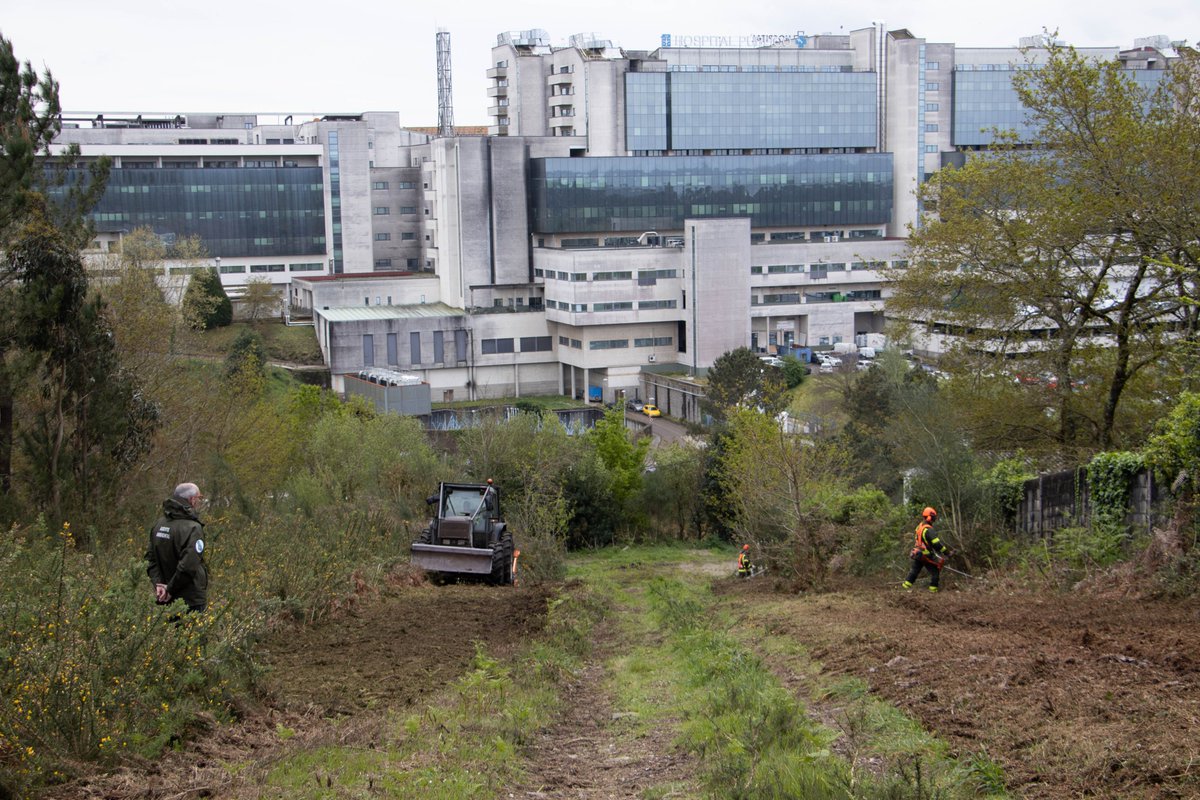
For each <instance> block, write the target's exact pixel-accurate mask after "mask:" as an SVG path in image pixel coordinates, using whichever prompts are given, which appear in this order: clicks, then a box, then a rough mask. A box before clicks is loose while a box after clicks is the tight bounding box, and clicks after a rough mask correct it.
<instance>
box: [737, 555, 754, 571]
mask: <svg viewBox="0 0 1200 800" xmlns="http://www.w3.org/2000/svg"><path fill="white" fill-rule="evenodd" d="M752 567H753V565H752V564H751V563H750V554H749V553H747V552H746V551H745V550H743V551H742V552H740V553H738V568H737V571H738V575H749V574H750V570H751V568H752Z"/></svg>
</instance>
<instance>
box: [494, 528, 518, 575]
mask: <svg viewBox="0 0 1200 800" xmlns="http://www.w3.org/2000/svg"><path fill="white" fill-rule="evenodd" d="M512 557H513V540H512V534H510V533H508V532H507V531H505V533H504V535H503V536H501V537H500V541H499V542H497V543H496V554H495V555H494V556H493V557H492V575H491V582H492V583H494V584H496V585H498V586H504V585H506V584H510V583H512V577H513V576H512Z"/></svg>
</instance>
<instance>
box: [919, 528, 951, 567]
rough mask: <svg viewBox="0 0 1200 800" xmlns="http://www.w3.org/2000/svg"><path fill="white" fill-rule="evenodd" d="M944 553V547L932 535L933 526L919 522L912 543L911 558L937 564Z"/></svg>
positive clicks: (934, 535) (938, 539) (939, 540)
mask: <svg viewBox="0 0 1200 800" xmlns="http://www.w3.org/2000/svg"><path fill="white" fill-rule="evenodd" d="M945 552H946V545H945V544H943V543H942V540H941V539H940V538H938V536H937V534H936V533H934V530H933V525H931V524H930V523H928V522H926V521H925V520H921V523H920V524H919V525H917V530H916V535H915V541H914V542H913V549H912V554H911V555H912V557H913V558H920V559H923V560H925V561H929V562H932V563H937V562H938V561H939V560H940V559H941V558H942V556H943V554H944V553H945Z"/></svg>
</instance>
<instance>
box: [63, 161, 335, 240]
mask: <svg viewBox="0 0 1200 800" xmlns="http://www.w3.org/2000/svg"><path fill="white" fill-rule="evenodd" d="M79 177H80V176H79V175H73V176H71V179H72V180H77V179H78V178H79ZM322 188H323V183H322V176H321V168H320V167H265V168H264V167H256V168H249V167H241V168H237V167H235V168H205V169H170V168H162V169H114V170H112V171H111V172H109V177H108V185H107V187H106V188H105V191H104V196H103V198H101V200H100V202H99V204H98V205H97V206H96V208H95V209H93V211H92V215H91V216H92V219H93V221H94V222H95V225H96V230H98V231H101V232H113V231H132V230H134V229H135V228H141V227H149V228H151V229H153V230H154V232H155V233H157V234H159V235H160V236H163V237H165V238H166V239H168V240H170V239H171V237H176V238H182V237H185V236H192V235H196V236H199V237H200V239H201V240H202V241H203V242H204V246H205V248H207V250H208V254H209V255H210V256H221V257H246V256H283V255H324V253H325V203H324V200H323V196H322Z"/></svg>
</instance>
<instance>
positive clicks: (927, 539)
mask: <svg viewBox="0 0 1200 800" xmlns="http://www.w3.org/2000/svg"><path fill="white" fill-rule="evenodd" d="M921 518H922V519H921V522H920V524H918V525H917V530H916V541H915V542H914V543H913V549H912V552H911V553H910V554H909V555H910V557H911V558H912V569H910V570H909V571H908V577H907V578H905V579H904V583H903V584H901V585H902V586H903V587H904V588H905V589H911V588H912V587H913V584H914V583H915V582H916V580H917V578H918V577H919V576H920V575H921V570H922V569H927V570H929V591H931V592H936V591H937V590H938V581H939V580H940V579H941V577H942V567H943V566H945V564H946V556H947V554H948V553H949V550H948V548H947V547H946V545H945V544H944V543H943V542H942V540H941V539H940V538H939V537H938V536H937V534H936V533H934V530H933V523H934V522H936V521H937V511H936V510H934V509H933V508H929V507H926V508H925V510H924V511H922V512H921Z"/></svg>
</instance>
